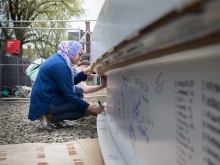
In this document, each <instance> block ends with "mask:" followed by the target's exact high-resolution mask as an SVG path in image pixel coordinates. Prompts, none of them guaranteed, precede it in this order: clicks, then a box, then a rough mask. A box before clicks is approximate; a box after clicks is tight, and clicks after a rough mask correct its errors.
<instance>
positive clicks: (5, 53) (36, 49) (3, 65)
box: [0, 21, 90, 98]
mask: <svg viewBox="0 0 220 165" xmlns="http://www.w3.org/2000/svg"><path fill="white" fill-rule="evenodd" d="M48 22H50V21H47V22H44V21H42V22H41V24H40V23H39V22H31V25H32V26H28V27H7V26H6V27H0V78H1V80H0V89H1V98H2V97H8V96H10V95H15V94H16V92H17V93H19V92H22V91H19V90H22V88H20V87H22V86H27V87H31V80H30V79H29V77H28V76H26V69H27V67H28V66H29V64H30V63H31V62H33V61H34V60H35V59H38V58H44V59H47V58H48V57H49V56H50V55H52V54H54V53H56V52H57V46H58V44H59V43H60V42H61V41H67V40H77V41H80V38H81V37H82V36H83V35H84V34H85V33H83V32H82V30H80V29H74V28H48V27H46V25H47V24H48ZM57 22H59V21H57ZM57 22H56V21H54V22H52V21H51V22H50V24H56V23H57ZM60 22H61V23H63V22H64V21H60ZM7 23H8V22H6V24H7ZM46 23H47V24H46ZM1 24H3V23H2V22H1ZM24 25H25V21H24ZM57 26H58V27H59V25H57ZM15 40H16V41H19V43H20V44H19V46H18V45H12V44H11V45H10V44H9V41H15ZM81 43H82V45H83V46H84V48H85V47H88V46H89V47H90V42H81ZM14 46H18V48H16V51H17V52H12V51H11V50H9V48H12V49H13V47H14ZM89 56H90V55H88V53H85V54H84V55H83V56H82V60H85V59H86V60H89ZM21 94H22V93H21ZM23 96H26V95H25V94H23Z"/></svg>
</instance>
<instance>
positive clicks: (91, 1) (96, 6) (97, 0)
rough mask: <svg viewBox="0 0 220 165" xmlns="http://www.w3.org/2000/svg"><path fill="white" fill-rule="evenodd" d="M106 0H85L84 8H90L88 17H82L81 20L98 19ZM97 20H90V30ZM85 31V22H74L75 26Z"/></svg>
mask: <svg viewBox="0 0 220 165" xmlns="http://www.w3.org/2000/svg"><path fill="white" fill-rule="evenodd" d="M104 2H105V0H85V4H86V5H85V6H84V8H85V9H87V10H88V12H87V15H88V16H87V17H84V18H81V20H97V18H98V15H99V12H100V10H101V8H102V5H103V3H104ZM95 23H96V22H95V21H91V22H90V31H93V29H94V26H95ZM79 27H80V29H81V30H83V31H85V22H77V23H76V22H74V23H73V28H79Z"/></svg>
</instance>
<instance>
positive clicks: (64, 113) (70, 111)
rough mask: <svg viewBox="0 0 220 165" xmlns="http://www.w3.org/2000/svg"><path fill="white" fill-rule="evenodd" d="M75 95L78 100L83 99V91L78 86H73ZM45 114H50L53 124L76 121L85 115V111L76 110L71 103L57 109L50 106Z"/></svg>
mask: <svg viewBox="0 0 220 165" xmlns="http://www.w3.org/2000/svg"><path fill="white" fill-rule="evenodd" d="M75 94H76V95H77V96H78V97H79V98H83V89H82V88H81V87H79V86H75ZM47 113H50V114H52V116H53V121H54V123H57V122H59V121H62V120H77V119H79V118H82V117H84V116H85V115H86V111H82V110H80V109H78V108H77V107H76V106H75V105H73V104H71V103H68V104H63V105H61V106H59V107H57V106H54V105H50V109H49V110H48V112H47Z"/></svg>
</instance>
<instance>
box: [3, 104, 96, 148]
mask: <svg viewBox="0 0 220 165" xmlns="http://www.w3.org/2000/svg"><path fill="white" fill-rule="evenodd" d="M28 104H29V103H28V102H27V103H16V102H5V101H4V102H0V145H7V144H21V143H56V142H57V143H62V142H68V141H73V140H75V139H86V138H97V130H96V117H95V116H89V117H84V118H81V119H79V120H76V121H74V122H72V123H73V124H74V125H73V126H72V127H68V128H62V127H57V128H56V129H55V130H54V131H52V132H48V131H47V130H46V129H44V128H43V126H42V124H41V123H40V121H38V120H36V121H34V122H31V121H30V120H28V118H27V115H28V108H29V106H28Z"/></svg>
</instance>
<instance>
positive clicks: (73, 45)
mask: <svg viewBox="0 0 220 165" xmlns="http://www.w3.org/2000/svg"><path fill="white" fill-rule="evenodd" d="M82 48H83V46H82V45H81V44H80V43H79V42H77V41H62V42H61V43H60V44H59V45H58V51H57V54H59V55H60V56H61V57H63V59H64V60H65V61H66V63H67V66H68V67H69V69H70V72H71V76H72V84H73V85H72V88H73V93H75V86H74V75H75V74H76V73H75V70H74V69H73V66H72V60H73V59H74V57H75V56H76V55H77V53H79V52H80V50H81V49H82Z"/></svg>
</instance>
